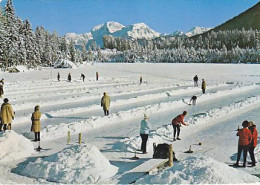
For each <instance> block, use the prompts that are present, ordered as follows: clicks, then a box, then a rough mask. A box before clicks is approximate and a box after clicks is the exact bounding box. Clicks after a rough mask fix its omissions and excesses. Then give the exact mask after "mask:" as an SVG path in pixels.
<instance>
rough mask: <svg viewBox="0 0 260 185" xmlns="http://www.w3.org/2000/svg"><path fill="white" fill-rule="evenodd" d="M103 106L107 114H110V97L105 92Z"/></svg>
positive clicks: (102, 100)
mask: <svg viewBox="0 0 260 185" xmlns="http://www.w3.org/2000/svg"><path fill="white" fill-rule="evenodd" d="M101 107H103V110H104V113H105V116H108V115H109V107H110V97H109V96H108V95H107V93H106V92H104V96H103V97H102V99H101Z"/></svg>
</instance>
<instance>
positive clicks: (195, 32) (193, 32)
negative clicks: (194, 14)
mask: <svg viewBox="0 0 260 185" xmlns="http://www.w3.org/2000/svg"><path fill="white" fill-rule="evenodd" d="M210 29H211V28H204V27H198V26H195V27H193V28H192V29H191V30H190V31H188V32H187V33H185V35H186V36H187V37H192V36H194V35H198V34H202V33H204V32H206V31H209V30H210Z"/></svg>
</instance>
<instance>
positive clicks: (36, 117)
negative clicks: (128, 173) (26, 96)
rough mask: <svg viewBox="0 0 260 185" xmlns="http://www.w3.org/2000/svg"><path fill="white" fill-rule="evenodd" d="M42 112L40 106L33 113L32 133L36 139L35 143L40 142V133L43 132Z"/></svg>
mask: <svg viewBox="0 0 260 185" xmlns="http://www.w3.org/2000/svg"><path fill="white" fill-rule="evenodd" d="M40 119H41V112H40V106H39V105H36V106H35V107H34V112H33V113H32V117H31V120H32V126H31V132H34V136H35V139H34V141H40V131H41V122H40Z"/></svg>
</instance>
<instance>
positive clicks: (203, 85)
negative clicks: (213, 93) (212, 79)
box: [201, 79, 206, 94]
mask: <svg viewBox="0 0 260 185" xmlns="http://www.w3.org/2000/svg"><path fill="white" fill-rule="evenodd" d="M201 89H202V93H203V94H205V90H206V82H205V80H204V79H202V84H201Z"/></svg>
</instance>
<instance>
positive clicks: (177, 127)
mask: <svg viewBox="0 0 260 185" xmlns="http://www.w3.org/2000/svg"><path fill="white" fill-rule="evenodd" d="M186 115H187V111H183V113H182V114H180V115H178V116H176V117H175V118H173V120H172V126H173V130H174V132H173V141H176V139H175V136H176V131H177V140H181V139H180V137H179V136H180V127H181V124H183V125H185V126H187V124H186V123H184V121H183V119H184V117H185V116H186Z"/></svg>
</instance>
